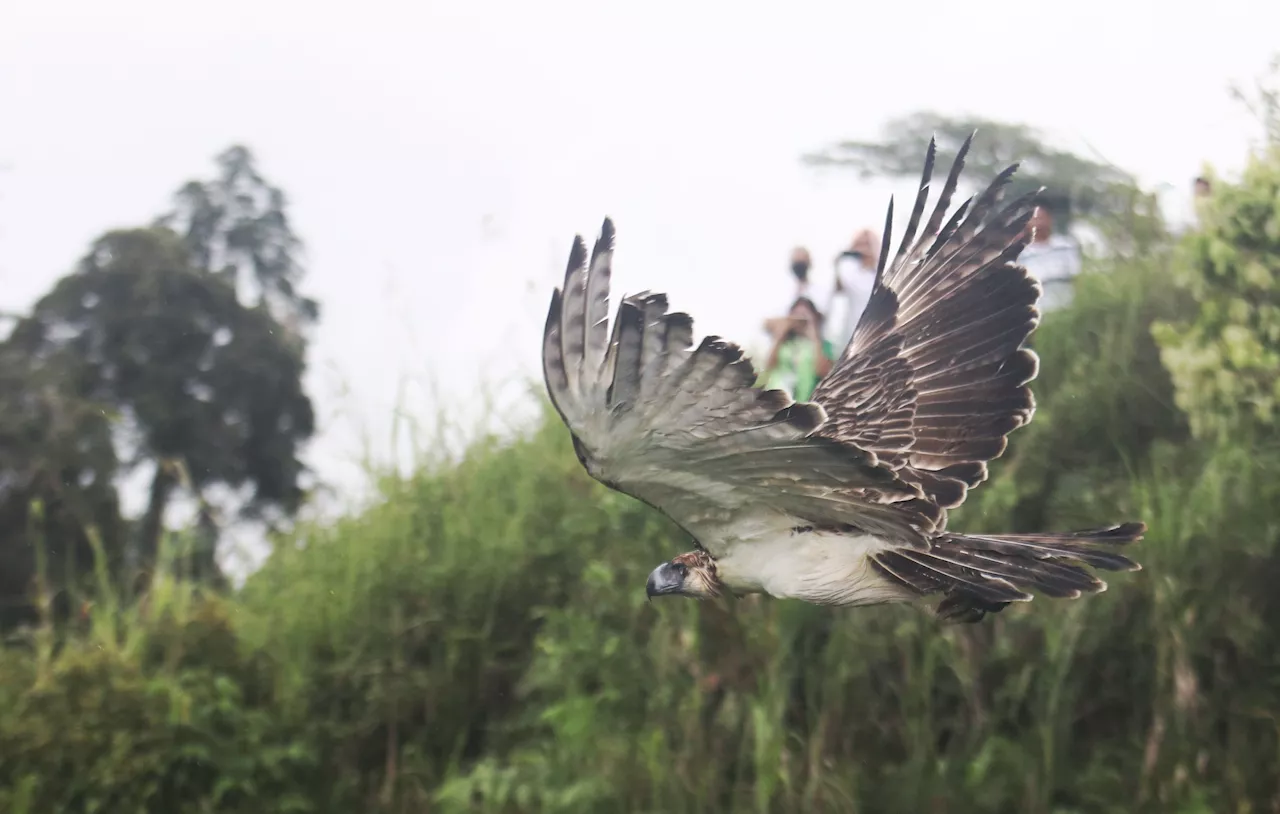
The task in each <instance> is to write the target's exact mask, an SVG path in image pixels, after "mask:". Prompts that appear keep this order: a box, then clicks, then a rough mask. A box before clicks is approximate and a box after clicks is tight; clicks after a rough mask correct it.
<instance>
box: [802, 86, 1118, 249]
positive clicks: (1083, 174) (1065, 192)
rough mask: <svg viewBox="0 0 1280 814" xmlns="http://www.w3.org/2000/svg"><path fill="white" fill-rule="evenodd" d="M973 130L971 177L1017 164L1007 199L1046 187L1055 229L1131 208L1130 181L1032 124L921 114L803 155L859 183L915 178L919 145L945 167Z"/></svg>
mask: <svg viewBox="0 0 1280 814" xmlns="http://www.w3.org/2000/svg"><path fill="white" fill-rule="evenodd" d="M975 130H976V131H977V135H976V136H975V137H974V140H973V145H972V146H971V147H970V150H969V155H968V157H967V158H966V159H965V165H966V167H967V168H968V174H969V176H970V177H972V178H982V177H993V176H995V175H996V174H997V173H999V172H1000V171H1002V170H1004V169H1005V168H1006V167H1008V166H1009V165H1010V164H1013V163H1015V162H1020V164H1021V166H1020V167H1019V169H1018V174H1017V175H1015V176H1014V179H1013V181H1012V183H1011V184H1010V186H1009V193H1008V194H1009V196H1010V197H1013V196H1017V195H1022V194H1025V193H1028V192H1033V191H1035V190H1036V189H1037V188H1039V187H1044V188H1045V192H1044V193H1043V194H1042V195H1041V198H1040V200H1041V203H1042V205H1043V206H1045V207H1046V208H1048V209H1050V210H1051V211H1053V213H1054V217H1055V219H1056V221H1057V223H1058V225H1059V227H1060V228H1062V229H1066V228H1068V227H1069V226H1070V224H1071V221H1072V219H1074V218H1081V219H1084V220H1096V219H1105V218H1107V217H1112V216H1123V215H1124V214H1125V213H1127V212H1128V211H1129V210H1130V209H1131V208H1132V203H1131V196H1130V195H1128V194H1127V192H1128V191H1130V190H1132V189H1133V187H1134V186H1135V182H1134V179H1133V177H1132V176H1131V175H1130V174H1129V173H1127V172H1125V171H1123V170H1121V169H1119V168H1117V167H1115V166H1113V165H1110V164H1105V163H1101V162H1098V161H1093V160H1090V159H1087V158H1084V157H1082V156H1079V155H1076V154H1075V153H1072V152H1069V151H1066V150H1060V149H1057V148H1055V147H1052V146H1050V145H1049V144H1048V143H1047V141H1046V140H1045V138H1044V136H1043V135H1042V134H1041V133H1039V132H1038V131H1037V130H1035V129H1034V128H1032V127H1028V126H1027V125H1022V124H1010V123H1007V122H1000V121H994V120H992V119H986V118H982V117H977V116H962V117H952V116H945V115H942V114H940V113H932V112H928V111H920V112H916V113H912V114H910V115H908V116H903V117H900V118H897V119H892V120H890V121H889V123H888V124H887V125H885V127H884V129H883V131H882V135H881V137H880V138H879V139H877V140H872V141H843V142H839V143H837V144H833V145H831V146H829V147H827V148H825V149H823V150H820V151H818V152H815V153H811V154H809V155H806V156H804V161H805V163H807V164H809V165H811V166H827V167H847V168H850V169H853V170H855V171H857V172H858V173H860V174H861V176H862V177H864V178H871V177H887V178H898V177H905V178H918V177H919V175H920V161H921V158H922V155H923V153H922V149H921V146H922V145H924V144H927V143H928V141H929V139H930V138H936V139H937V144H938V166H941V167H943V168H944V171H945V168H946V167H949V166H950V165H951V161H952V160H953V159H954V158H955V155H956V152H957V151H958V150H959V149H960V145H961V144H963V143H964V140H965V139H966V138H968V137H969V135H970V134H971V133H973V132H974V131H975Z"/></svg>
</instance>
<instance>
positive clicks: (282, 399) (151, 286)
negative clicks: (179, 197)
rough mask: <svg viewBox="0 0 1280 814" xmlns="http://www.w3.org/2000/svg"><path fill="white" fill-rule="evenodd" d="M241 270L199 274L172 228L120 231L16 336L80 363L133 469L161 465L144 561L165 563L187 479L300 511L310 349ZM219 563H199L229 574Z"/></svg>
mask: <svg viewBox="0 0 1280 814" xmlns="http://www.w3.org/2000/svg"><path fill="white" fill-rule="evenodd" d="M234 284H235V278H234V276H233V274H232V273H230V270H229V267H223V268H222V269H220V270H218V271H207V270H205V269H202V268H198V267H195V266H193V265H192V263H191V252H190V251H189V246H187V245H184V243H183V240H182V238H181V237H179V236H178V235H176V234H174V233H173V232H171V231H169V230H168V229H165V228H161V227H155V228H151V229H136V230H127V231H115V232H110V233H108V234H106V235H104V236H103V237H102V238H100V239H99V240H97V241H96V242H95V243H94V245H93V247H92V249H91V251H90V252H89V254H88V256H87V257H85V258H84V260H83V261H82V262H81V264H80V267H79V269H78V270H77V271H75V272H74V273H72V274H70V275H68V276H67V277H64V278H63V279H62V280H61V281H59V283H58V284H57V286H56V287H55V288H54V290H53V291H52V292H50V293H49V294H47V295H46V296H45V297H44V298H43V299H41V300H40V301H39V302H38V303H37V304H36V306H35V308H34V310H33V313H32V314H31V316H30V317H29V318H27V319H25V320H23V321H22V322H21V323H19V325H18V326H17V327H16V328H15V329H14V332H13V335H12V337H11V339H10V344H11V345H12V346H13V347H14V348H15V349H18V350H21V351H24V352H27V353H30V354H32V355H33V357H34V358H37V359H42V358H54V357H70V358H74V359H75V360H77V363H78V364H79V365H80V369H81V370H82V371H83V373H82V375H80V376H79V377H78V381H79V385H80V391H79V395H80V396H82V397H83V398H86V399H91V400H94V401H98V402H102V403H105V404H110V405H112V406H113V407H114V408H116V409H117V410H118V411H119V413H120V415H121V417H122V421H121V428H122V430H123V432H122V433H121V434H120V440H121V441H122V448H123V449H126V450H128V454H126V455H123V456H122V457H123V458H124V460H123V465H124V466H125V467H127V468H134V467H137V466H139V465H143V464H147V465H150V466H152V467H154V474H153V475H152V479H151V487H150V494H149V497H148V502H147V509H146V512H145V514H144V515H143V517H142V519H141V523H140V529H139V534H138V537H139V539H138V546H137V549H136V552H137V555H138V559H139V561H140V563H142V564H150V563H151V562H153V561H154V558H155V555H156V552H157V546H158V543H159V538H160V534H161V531H162V529H163V517H164V511H165V507H166V506H167V505H168V503H169V501H170V498H171V497H172V496H173V494H174V491H175V489H176V488H178V487H179V485H180V483H181V481H182V480H183V479H184V473H185V478H189V483H190V487H191V489H192V491H193V492H194V493H195V495H196V496H197V497H198V498H201V499H203V498H204V497H205V496H206V494H207V490H208V488H209V487H210V486H211V485H213V484H224V485H227V486H230V487H232V488H236V489H238V488H240V487H244V486H250V487H251V490H252V491H251V494H250V495H249V496H248V499H247V500H246V501H245V504H244V505H243V506H242V507H241V508H242V510H243V512H244V513H245V514H247V515H249V516H255V517H262V516H264V512H265V511H267V510H278V511H283V512H286V513H289V512H292V511H293V510H295V509H296V508H297V506H298V504H299V502H300V500H301V498H302V490H301V487H300V485H299V478H300V476H301V475H302V472H303V465H302V463H301V462H300V461H299V460H298V457H297V453H298V448H299V446H300V445H301V444H302V443H303V442H304V441H305V440H306V439H307V438H309V437H310V435H311V434H312V432H313V430H314V416H313V412H312V407H311V402H310V400H309V399H308V397H307V396H306V394H305V393H304V392H303V390H302V381H301V379H302V373H303V367H304V362H303V352H304V345H303V343H302V341H301V339H300V338H298V337H297V335H296V334H294V333H293V332H291V331H287V330H282V329H281V326H280V325H279V323H278V322H277V321H276V320H275V319H274V318H273V317H272V315H271V314H270V313H269V311H268V309H267V307H266V306H265V304H261V303H260V304H258V305H256V306H253V307H246V306H244V305H242V304H241V303H240V301H239V300H238V298H237V296H236V290H235V285H234ZM201 550H206V551H207V552H208V555H207V556H208V559H209V561H208V562H204V563H199V564H196V566H197V568H198V569H199V570H200V571H203V572H205V573H206V574H213V573H216V567H215V566H214V564H213V562H212V556H213V551H212V550H211V549H210V548H209V547H207V546H206V547H203V548H202V549H201Z"/></svg>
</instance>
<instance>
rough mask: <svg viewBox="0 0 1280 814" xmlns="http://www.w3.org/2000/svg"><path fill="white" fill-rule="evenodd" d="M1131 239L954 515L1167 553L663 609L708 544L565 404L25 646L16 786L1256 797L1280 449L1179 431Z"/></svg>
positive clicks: (1268, 769)
mask: <svg viewBox="0 0 1280 814" xmlns="http://www.w3.org/2000/svg"><path fill="white" fill-rule="evenodd" d="M1140 257H1141V259H1140V260H1123V261H1117V262H1116V263H1115V264H1113V265H1107V266H1104V265H1095V266H1093V267H1092V268H1090V269H1088V270H1087V273H1086V274H1085V275H1084V276H1082V278H1081V279H1080V283H1079V290H1078V292H1077V295H1076V297H1075V301H1074V304H1073V305H1072V306H1071V307H1069V308H1068V309H1065V310H1063V311H1059V312H1054V313H1053V314H1051V315H1050V316H1049V317H1048V318H1047V320H1046V323H1045V324H1044V325H1043V327H1042V330H1041V331H1040V332H1039V333H1037V335H1036V347H1037V348H1038V350H1039V351H1040V353H1041V355H1042V358H1043V359H1044V364H1045V368H1044V373H1043V376H1042V378H1041V380H1040V381H1041V384H1040V386H1039V387H1038V388H1037V393H1038V395H1039V398H1040V405H1041V410H1040V413H1039V414H1038V415H1037V420H1036V421H1035V422H1034V423H1033V424H1032V426H1031V428H1030V429H1028V430H1025V431H1021V432H1020V433H1018V434H1016V435H1015V436H1014V438H1015V440H1014V443H1013V446H1012V447H1011V449H1010V451H1009V453H1008V455H1007V456H1006V458H1005V459H1003V461H1002V462H1001V465H1000V466H999V467H997V470H996V472H995V474H994V476H993V479H992V481H991V482H990V483H988V484H986V485H984V486H983V487H982V488H981V489H979V490H977V491H976V492H975V493H974V495H973V497H972V498H971V502H970V503H969V504H966V506H965V507H964V508H963V509H962V510H961V511H960V512H958V513H957V514H956V516H955V523H956V525H958V526H963V527H966V528H972V529H978V528H982V529H989V530H1004V529H1010V528H1016V527H1029V526H1030V525H1033V524H1034V525H1036V526H1040V527H1045V528H1071V527H1081V526H1085V525H1093V524H1096V523H1101V522H1107V521H1111V520H1117V519H1124V518H1131V517H1140V518H1142V519H1144V520H1146V521H1147V522H1148V523H1149V524H1150V526H1151V533H1150V535H1149V536H1148V539H1147V540H1146V541H1144V542H1143V543H1140V544H1139V545H1138V547H1137V550H1136V553H1137V555H1138V556H1139V559H1141V560H1142V562H1143V564H1144V566H1145V568H1146V570H1145V571H1143V572H1140V573H1137V574H1132V575H1116V576H1113V577H1112V579H1111V582H1112V589H1111V590H1110V591H1108V592H1107V593H1104V594H1102V595H1099V596H1095V597H1090V598H1088V599H1084V600H1081V601H1079V602H1074V603H1073V602H1057V603H1055V602H1053V601H1051V600H1045V599H1038V600H1037V601H1035V602H1033V603H1030V604H1029V605H1025V606H1020V607H1014V608H1010V609H1008V610H1006V611H1005V612H1004V613H1002V614H1000V615H998V616H996V617H994V618H993V619H991V620H989V621H988V622H987V623H984V624H983V625H980V626H959V627H943V626H939V625H938V624H937V623H936V622H934V621H933V620H932V619H930V618H928V617H926V616H924V615H923V614H921V613H919V612H918V611H915V610H913V609H911V608H907V607H887V608H872V609H860V610H849V611H833V610H830V609H822V608H816V607H810V606H805V605H800V604H797V603H789V602H777V601H770V600H765V599H762V598H751V599H745V600H737V601H726V602H723V603H703V604H699V603H694V602H688V601H683V600H674V601H665V602H654V603H648V602H646V601H645V596H644V593H643V585H644V578H645V575H646V573H647V572H648V571H649V570H650V568H651V567H652V566H653V565H654V564H656V563H657V562H659V561H661V560H662V559H665V558H666V557H669V556H670V555H671V554H672V553H673V552H678V551H681V550H684V549H686V548H687V547H688V544H689V541H688V540H687V539H685V538H684V536H683V535H682V534H681V533H680V532H679V531H678V530H677V529H675V528H674V527H673V526H672V525H671V524H669V523H668V522H666V521H665V520H664V519H662V518H661V516H659V515H658V514H657V513H656V512H654V511H653V510H651V509H649V508H648V507H646V506H643V505H642V504H640V503H638V502H637V501H634V500H631V499H630V498H627V497H625V496H622V495H619V494H617V493H614V492H611V491H609V490H607V489H605V488H604V487H603V486H601V485H599V484H597V483H595V482H594V481H592V480H591V479H590V478H589V477H587V475H586V474H585V473H584V472H583V471H582V469H581V467H580V466H579V465H578V463H577V461H576V459H575V458H574V455H573V453H572V450H571V447H570V444H569V443H568V435H567V432H566V431H565V430H564V428H563V426H562V425H561V424H560V423H559V421H558V419H557V418H556V417H555V416H554V415H553V414H552V413H551V412H550V410H548V411H547V413H546V414H545V415H544V417H543V419H542V420H541V422H540V423H538V424H537V425H535V426H533V427H531V428H530V429H529V430H528V431H527V432H525V433H522V434H520V435H518V436H517V437H516V438H514V439H512V440H508V441H503V442H499V441H497V440H495V439H484V440H481V441H479V442H476V443H475V444H474V445H473V446H472V447H471V448H470V449H469V450H468V451H467V453H466V455H465V456H463V458H462V459H461V460H460V461H457V462H446V461H442V460H441V461H436V460H428V461H424V462H423V464H422V466H421V468H420V470H419V471H418V472H417V473H415V474H414V475H412V476H409V477H400V476H396V475H387V476H384V477H382V478H381V480H380V491H381V497H380V499H379V500H378V501H376V502H375V503H374V504H373V505H372V506H371V507H370V508H369V509H368V510H366V511H364V512H361V513H359V514H357V515H355V516H352V517H349V518H347V519H344V520H342V521H340V522H338V523H336V524H333V525H331V526H322V527H310V528H303V529H301V530H300V531H299V532H298V533H297V534H296V535H294V536H289V537H284V538H281V539H280V540H279V541H278V544H277V546H276V549H275V552H274V554H273V555H272V557H271V559H270V560H269V562H268V563H267V564H266V565H265V566H264V567H263V568H262V569H261V570H260V571H259V572H258V573H257V574H255V575H254V576H253V577H252V578H251V579H250V580H249V582H248V584H247V585H246V586H245V588H244V589H243V591H242V592H241V593H240V594H239V595H238V596H236V597H235V598H234V599H231V600H219V599H217V598H211V597H208V596H206V595H204V594H202V593H200V592H198V591H191V590H190V589H189V588H185V587H183V584H182V583H174V582H172V581H168V580H165V581H162V582H161V583H160V584H159V585H158V586H157V587H156V589H155V590H154V591H153V595H152V597H153V598H150V599H148V603H149V604H147V605H143V606H137V607H127V608H125V609H124V610H121V611H118V612H111V611H109V610H108V609H106V608H103V609H101V610H100V611H97V610H95V612H94V614H93V615H92V617H91V619H90V623H89V624H90V629H89V630H88V631H86V632H83V633H80V634H70V633H66V634H63V635H64V636H65V637H66V640H65V644H63V645H61V649H60V650H58V651H56V652H52V651H49V650H48V649H46V650H41V649H40V648H38V647H37V648H35V650H34V651H32V652H28V651H26V650H25V649H24V650H18V649H14V648H10V649H9V650H7V651H6V654H7V657H6V659H5V660H4V662H3V663H4V667H3V668H0V710H3V712H0V753H3V754H6V755H9V754H13V755H20V756H21V758H20V759H19V760H17V761H16V762H15V761H3V762H0V765H2V766H3V768H0V806H4V809H3V810H6V811H7V810H14V811H23V810H24V808H22V806H26V808H25V810H30V811H41V812H46V811H49V812H58V811H81V810H87V809H86V807H85V806H86V805H87V801H88V800H89V799H90V798H92V799H93V800H97V801H102V802H103V805H104V806H105V807H104V808H103V809H101V810H140V811H186V810H190V811H246V812H248V811H261V812H266V811H281V810H298V811H313V812H334V814H339V813H341V814H346V812H350V811H368V812H404V813H405V814H407V813H408V812H420V811H427V810H430V811H439V812H503V813H504V814H505V812H524V811H548V812H601V811H603V812H608V811H619V812H622V811H628V812H629V811H653V812H664V813H666V812H670V813H672V814H678V813H679V812H702V811H760V812H799V811H855V812H856V811H939V812H941V811H948V812H977V811H993V812H994V811H1012V810H1016V811H1025V812H1043V813H1044V814H1049V812H1076V811H1079V812H1083V811H1089V812H1117V814H1118V813H1119V812H1187V813H1188V814H1190V812H1202V811H1247V810H1254V811H1257V810H1266V809H1267V807H1268V806H1270V805H1271V802H1270V801H1271V800H1273V799H1274V795H1275V794H1276V793H1277V784H1276V780H1275V772H1274V767H1275V765H1276V764H1277V761H1280V737H1278V736H1277V731H1278V730H1277V729H1276V727H1275V725H1274V698H1275V693H1276V687H1275V680H1274V676H1276V675H1280V636H1278V635H1277V632H1276V631H1280V601H1278V600H1276V599H1275V598H1274V593H1273V591H1272V587H1271V586H1272V585H1273V584H1274V582H1275V580H1276V579H1277V578H1280V565H1277V563H1278V562H1280V560H1278V559H1277V557H1276V552H1275V545H1276V541H1277V538H1278V537H1280V524H1278V523H1277V522H1276V521H1275V519H1274V517H1273V512H1272V511H1271V508H1270V507H1271V506H1274V505H1275V502H1276V501H1277V499H1280V450H1278V449H1277V448H1276V447H1275V446H1274V445H1273V446H1272V447H1271V448H1261V449H1255V448H1244V447H1240V446H1232V445H1230V444H1226V443H1221V444H1219V443H1212V444H1211V443H1208V442H1195V441H1193V440H1192V439H1191V438H1190V437H1189V435H1188V432H1187V428H1186V425H1185V422H1184V420H1183V419H1182V417H1181V414H1180V413H1179V411H1178V410H1177V408H1176V407H1175V406H1174V404H1173V398H1172V385H1171V384H1170V382H1169V380H1168V377H1167V375H1166V374H1165V373H1164V372H1163V368H1162V367H1161V365H1160V362H1159V354H1158V351H1157V349H1156V347H1155V344H1154V342H1153V340H1152V338H1151V330H1150V326H1151V324H1152V322H1153V321H1155V320H1158V319H1175V318H1182V317H1185V316H1186V314H1187V310H1186V309H1194V308H1195V303H1194V302H1192V301H1190V300H1189V299H1188V298H1186V297H1183V296H1181V295H1180V293H1179V292H1178V291H1177V290H1176V289H1173V288H1172V287H1168V286H1161V285H1159V282H1160V280H1162V279H1164V277H1165V275H1167V274H1168V273H1169V264H1170V263H1171V262H1172V258H1171V254H1170V253H1169V252H1168V251H1160V250H1158V247H1156V246H1148V247H1146V249H1145V250H1144V251H1142V252H1141V253H1140ZM98 645H101V646H103V647H104V648H105V650H104V651H99V650H98V649H97V647H98ZM42 652H43V653H47V655H45V656H43V657H42V656H40V655H39V654H40V653H42ZM49 778H59V780H58V781H57V782H55V781H54V780H52V779H49ZM62 778H71V779H74V782H67V781H65V780H63V779H62ZM5 795H7V796H5ZM291 807H292V808H291Z"/></svg>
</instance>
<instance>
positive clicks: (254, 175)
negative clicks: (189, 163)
mask: <svg viewBox="0 0 1280 814" xmlns="http://www.w3.org/2000/svg"><path fill="white" fill-rule="evenodd" d="M216 162H217V165H218V175H217V177H216V178H214V179H213V180H211V181H189V182H187V183H186V184H184V185H183V186H182V188H181V189H179V190H178V192H177V194H175V195H174V208H173V210H172V211H170V212H168V213H166V214H164V215H162V216H161V217H160V218H159V219H158V220H157V225H160V226H167V227H169V228H170V229H173V230H174V231H175V232H177V233H178V234H179V235H181V236H182V240H183V243H184V244H185V245H186V247H187V249H188V251H190V253H191V262H192V264H193V265H194V266H195V267H196V268H200V269H207V270H209V271H214V272H223V273H226V274H229V275H232V277H233V279H234V280H235V281H236V283H237V287H238V289H239V290H240V291H241V293H242V294H244V293H245V292H246V290H247V289H250V288H253V289H256V292H255V296H250V297H249V298H248V299H249V300H251V301H253V300H256V301H257V302H258V303H259V304H264V303H265V304H266V305H267V307H268V308H270V309H271V312H272V313H273V314H274V315H275V316H276V318H277V319H280V320H281V321H283V322H285V323H286V324H292V325H295V326H298V327H301V326H302V325H305V324H309V323H312V322H314V321H315V320H316V319H317V318H318V317H319V312H320V311H319V306H318V305H317V303H316V302H315V300H312V299H309V298H307V297H304V296H302V295H301V294H299V293H298V290H297V284H298V281H299V280H300V279H301V278H302V276H303V274H304V272H305V269H304V268H303V266H302V263H301V259H300V256H299V255H300V254H301V253H302V242H301V241H300V240H299V239H298V236H297V235H295V234H294V232H293V227H292V226H290V224H289V218H288V216H287V215H286V213H285V205H286V201H285V195H284V192H283V191H281V190H280V188H279V187H276V186H273V185H272V184H271V183H269V182H268V181H267V179H266V178H264V177H263V176H262V174H261V173H259V172H258V169H257V165H256V163H255V161H254V157H253V154H252V153H251V152H250V151H249V149H248V148H246V147H242V146H239V145H237V146H234V147H231V148H230V149H228V150H226V151H224V152H223V153H222V154H221V155H219V156H218V157H217V159H216Z"/></svg>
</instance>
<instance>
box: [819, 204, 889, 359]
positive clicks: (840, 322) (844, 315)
mask: <svg viewBox="0 0 1280 814" xmlns="http://www.w3.org/2000/svg"><path fill="white" fill-rule="evenodd" d="M879 259H880V240H879V238H877V237H876V234H875V232H873V231H871V230H870V229H863V230H862V231H860V232H858V233H857V234H856V235H854V237H853V242H852V243H851V244H850V245H849V248H848V249H847V250H845V251H843V252H841V253H840V254H839V255H838V256H837V257H836V279H835V287H834V289H833V290H832V292H831V299H830V302H829V303H828V304H827V313H828V314H829V315H830V323H829V324H830V328H831V333H830V335H829V336H830V339H831V343H832V344H833V345H835V347H836V352H837V353H843V352H844V349H845V346H846V345H848V344H849V340H850V339H851V338H852V337H853V331H854V329H855V328H856V327H857V326H858V319H859V318H860V317H861V316H862V311H863V309H865V308H866V307H867V301H868V300H869V299H871V288H872V286H873V285H874V284H875V281H876V264H877V263H878V261H879Z"/></svg>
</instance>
